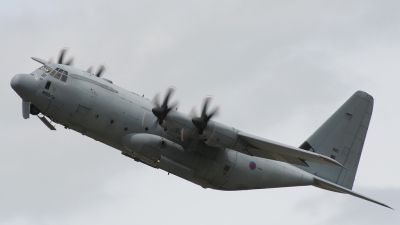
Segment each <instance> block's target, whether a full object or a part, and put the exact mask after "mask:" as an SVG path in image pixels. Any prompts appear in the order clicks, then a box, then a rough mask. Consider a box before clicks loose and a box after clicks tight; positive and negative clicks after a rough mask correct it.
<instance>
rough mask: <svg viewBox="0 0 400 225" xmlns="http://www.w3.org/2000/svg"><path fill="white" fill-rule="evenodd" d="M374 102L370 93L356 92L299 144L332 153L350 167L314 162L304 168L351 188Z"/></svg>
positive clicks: (327, 154) (305, 148) (333, 156)
mask: <svg viewBox="0 0 400 225" xmlns="http://www.w3.org/2000/svg"><path fill="white" fill-rule="evenodd" d="M373 105H374V99H373V98H372V96H371V95H369V94H367V93H365V92H362V91H357V92H356V93H354V94H353V95H352V96H351V97H350V98H349V100H347V101H346V102H345V103H344V104H343V105H342V106H341V107H340V108H339V109H338V110H337V111H336V112H335V113H334V114H333V115H332V116H331V117H330V118H329V119H328V120H327V121H326V122H325V123H324V124H322V126H321V127H319V128H318V130H316V131H315V132H314V133H313V134H312V135H311V136H310V137H309V138H308V139H307V140H306V141H305V142H304V143H303V144H302V145H301V146H300V147H299V148H301V149H304V150H309V151H314V152H316V153H319V154H322V155H326V156H330V157H331V158H333V159H335V160H336V161H338V162H340V163H341V164H342V165H344V166H345V167H346V168H347V169H343V168H337V167H333V166H326V165H323V164H317V163H313V162H307V163H308V164H309V167H301V169H303V170H305V171H307V172H309V173H312V174H314V175H316V176H318V177H321V178H323V179H326V180H328V181H330V182H332V183H335V184H338V185H340V186H342V187H345V188H348V189H352V188H353V183H354V179H355V176H356V172H357V167H358V163H359V162H360V157H361V153H362V149H363V145H364V142H365V137H366V135H367V130H368V125H369V122H370V120H371V115H372V109H373Z"/></svg>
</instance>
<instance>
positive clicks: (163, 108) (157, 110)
mask: <svg viewBox="0 0 400 225" xmlns="http://www.w3.org/2000/svg"><path fill="white" fill-rule="evenodd" d="M174 92H175V88H174V87H170V88H169V89H168V90H167V94H166V96H165V98H164V101H163V103H162V105H159V103H158V93H157V94H156V95H155V96H154V97H153V100H154V101H156V102H155V103H156V105H157V106H156V107H154V108H153V109H152V110H151V111H152V112H153V114H154V115H155V116H156V117H157V119H158V124H160V125H161V124H162V122H163V120H164V119H165V117H167V114H168V113H169V111H171V110H172V109H173V108H175V107H177V105H178V103H177V102H175V103H173V104H171V105H168V102H169V98H170V97H171V95H172V94H173V93H174Z"/></svg>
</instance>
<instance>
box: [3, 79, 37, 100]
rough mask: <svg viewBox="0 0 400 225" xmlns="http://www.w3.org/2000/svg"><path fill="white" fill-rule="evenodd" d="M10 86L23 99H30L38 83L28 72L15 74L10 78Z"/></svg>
mask: <svg viewBox="0 0 400 225" xmlns="http://www.w3.org/2000/svg"><path fill="white" fill-rule="evenodd" d="M10 84H11V87H12V89H14V91H15V92H17V94H18V95H19V96H20V97H21V98H22V100H25V101H31V100H32V99H33V97H34V96H35V94H36V91H37V89H38V88H39V85H38V83H37V81H36V79H35V78H34V77H33V76H32V75H29V74H17V75H15V76H14V77H13V78H12V79H11V82H10Z"/></svg>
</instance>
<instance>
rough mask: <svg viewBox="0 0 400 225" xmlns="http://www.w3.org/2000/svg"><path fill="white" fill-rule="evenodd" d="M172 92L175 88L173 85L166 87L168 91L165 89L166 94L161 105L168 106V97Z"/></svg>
mask: <svg viewBox="0 0 400 225" xmlns="http://www.w3.org/2000/svg"><path fill="white" fill-rule="evenodd" d="M174 92H175V89H174V88H173V87H170V88H169V89H168V91H167V96H165V98H164V102H163V104H162V105H161V107H165V108H167V107H168V101H169V97H170V96H171V94H173V93H174Z"/></svg>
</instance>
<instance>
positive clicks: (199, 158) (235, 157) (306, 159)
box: [11, 49, 390, 208]
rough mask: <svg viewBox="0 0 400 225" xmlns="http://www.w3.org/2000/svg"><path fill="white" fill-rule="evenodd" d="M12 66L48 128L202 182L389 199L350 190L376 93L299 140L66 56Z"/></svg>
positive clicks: (25, 110)
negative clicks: (245, 127) (253, 130)
mask: <svg viewBox="0 0 400 225" xmlns="http://www.w3.org/2000/svg"><path fill="white" fill-rule="evenodd" d="M65 52H66V50H65V49H63V50H62V51H61V54H60V56H59V59H58V62H57V63H52V62H51V61H45V60H43V59H39V58H35V57H32V59H33V60H35V61H37V62H39V63H41V64H43V65H42V66H41V67H40V68H38V69H37V70H35V71H33V72H32V73H30V74H17V75H15V76H14V77H13V78H12V80H11V87H12V88H13V89H14V91H15V92H16V93H17V94H18V95H19V96H20V97H21V98H22V115H23V118H25V119H28V118H29V115H37V116H38V118H39V119H40V120H41V121H42V122H43V123H44V124H45V125H46V126H47V127H48V128H50V129H51V130H55V127H54V126H53V125H52V124H51V122H50V121H52V122H53V123H58V124H61V125H62V126H64V127H65V128H67V129H72V130H74V131H76V132H79V133H81V134H83V135H86V136H88V137H90V138H93V139H95V140H97V141H100V142H103V143H104V144H106V145H109V146H111V147H113V148H116V149H118V150H119V151H121V153H122V154H123V155H124V156H127V157H130V158H132V159H134V160H135V161H137V162H141V163H144V164H146V165H148V166H151V167H154V168H157V169H162V170H165V171H167V172H168V173H172V174H174V175H176V176H178V177H181V178H183V179H185V180H188V181H190V182H192V183H195V184H197V185H200V186H202V187H203V188H213V189H217V190H250V189H263V188H278V187H291V186H304V185H313V186H315V187H318V188H323V189H326V190H329V191H334V192H339V193H345V194H349V195H353V196H356V197H359V198H362V199H365V200H368V201H371V202H374V203H376V204H379V205H382V206H385V207H388V208H390V207H389V206H387V205H385V204H383V203H381V202H378V201H376V200H373V199H371V198H369V197H366V196H364V195H361V194H359V193H356V192H354V191H352V187H353V183H354V178H355V176H356V172H357V167H358V164H359V161H360V156H361V152H362V149H363V145H364V142H365V137H366V135H367V130H368V125H369V122H370V119H371V115H372V109H373V104H374V99H373V98H372V96H371V95H369V94H367V93H365V92H363V91H357V92H355V93H354V94H353V95H352V96H351V97H350V98H349V99H348V100H347V101H346V102H345V103H344V104H343V105H342V106H341V107H340V108H339V109H338V110H337V111H336V112H335V113H333V115H332V116H331V117H330V118H329V119H328V120H327V121H326V122H325V123H324V124H322V126H321V127H319V128H318V129H317V130H316V131H315V132H314V133H313V134H312V135H311V136H310V137H309V138H308V139H307V140H306V141H304V143H302V144H301V145H300V146H299V147H298V148H296V147H292V146H289V145H285V144H281V143H278V142H275V141H271V140H268V139H264V138H261V137H258V136H255V135H251V134H248V133H245V132H243V131H240V130H237V129H235V128H233V127H231V126H227V125H224V124H221V123H218V122H216V121H213V120H211V118H212V117H213V115H215V114H216V113H217V110H216V109H214V110H212V111H209V109H208V108H209V102H210V98H206V99H205V100H204V104H203V108H202V110H201V114H200V115H195V113H194V112H191V113H189V114H185V113H181V112H179V111H177V109H176V106H175V104H171V103H170V102H169V99H170V97H171V94H172V93H173V92H174V89H173V88H169V89H168V91H167V93H166V95H165V97H164V99H163V100H162V102H159V100H158V95H156V97H155V98H154V99H153V100H148V99H146V98H144V97H142V96H139V95H137V94H135V93H133V92H130V91H127V90H124V89H122V88H120V87H118V86H116V85H114V84H113V82H112V81H110V80H107V79H105V78H102V76H101V75H102V73H103V71H104V69H105V67H103V66H102V67H100V69H99V71H98V72H97V73H96V74H93V73H92V71H91V68H89V69H88V70H86V71H83V70H80V69H77V68H74V67H72V66H71V63H72V60H69V61H67V62H64V55H65Z"/></svg>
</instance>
